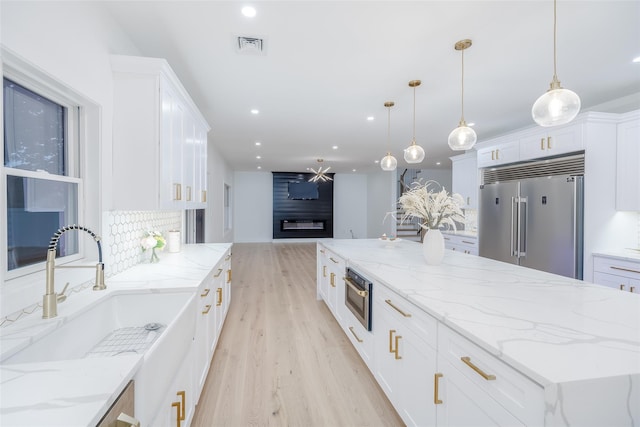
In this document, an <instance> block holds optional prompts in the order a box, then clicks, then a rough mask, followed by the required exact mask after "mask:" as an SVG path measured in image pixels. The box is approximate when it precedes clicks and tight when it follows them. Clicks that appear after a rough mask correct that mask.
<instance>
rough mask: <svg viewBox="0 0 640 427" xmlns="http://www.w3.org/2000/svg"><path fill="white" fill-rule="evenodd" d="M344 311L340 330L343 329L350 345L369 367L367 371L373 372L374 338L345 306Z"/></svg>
mask: <svg viewBox="0 0 640 427" xmlns="http://www.w3.org/2000/svg"><path fill="white" fill-rule="evenodd" d="M342 305H344V304H342ZM344 310H345V311H344V312H343V316H342V329H344V331H345V334H346V335H347V337H348V338H349V341H351V344H353V346H354V347H355V349H356V350H357V351H358V353H359V354H360V357H361V358H362V360H363V361H364V363H366V365H367V366H368V367H369V370H371V371H373V360H374V358H373V355H374V336H373V334H372V333H371V332H369V331H367V329H366V328H365V327H364V326H362V323H360V321H359V320H358V319H356V317H355V316H354V315H353V313H351V312H350V311H349V309H348V308H347V307H346V305H345V307H344Z"/></svg>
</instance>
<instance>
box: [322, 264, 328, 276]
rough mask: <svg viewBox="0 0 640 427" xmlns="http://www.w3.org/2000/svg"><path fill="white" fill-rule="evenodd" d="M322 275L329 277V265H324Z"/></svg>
mask: <svg viewBox="0 0 640 427" xmlns="http://www.w3.org/2000/svg"><path fill="white" fill-rule="evenodd" d="M322 277H327V266H326V265H323V266H322Z"/></svg>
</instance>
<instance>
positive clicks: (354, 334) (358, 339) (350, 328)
mask: <svg viewBox="0 0 640 427" xmlns="http://www.w3.org/2000/svg"><path fill="white" fill-rule="evenodd" d="M349 330H350V331H351V333H352V334H353V336H354V337H355V339H356V341H358V342H364V340H361V339H360V337H358V336H357V335H356V331H354V330H353V326H349Z"/></svg>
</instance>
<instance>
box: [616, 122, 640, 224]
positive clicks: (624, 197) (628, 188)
mask: <svg viewBox="0 0 640 427" xmlns="http://www.w3.org/2000/svg"><path fill="white" fill-rule="evenodd" d="M616 164H617V171H616V172H617V176H616V210H619V211H640V184H639V183H640V167H639V165H640V110H638V111H633V112H631V113H627V114H625V115H624V116H623V117H622V120H621V122H620V123H618V136H617V162H616Z"/></svg>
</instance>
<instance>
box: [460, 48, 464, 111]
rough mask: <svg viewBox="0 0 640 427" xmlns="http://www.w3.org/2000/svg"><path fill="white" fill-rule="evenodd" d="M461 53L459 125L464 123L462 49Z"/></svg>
mask: <svg viewBox="0 0 640 427" xmlns="http://www.w3.org/2000/svg"><path fill="white" fill-rule="evenodd" d="M461 53H462V77H461V79H460V80H461V84H460V87H461V88H462V90H461V95H460V97H461V100H460V123H463V122H464V49H462V51H461Z"/></svg>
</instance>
